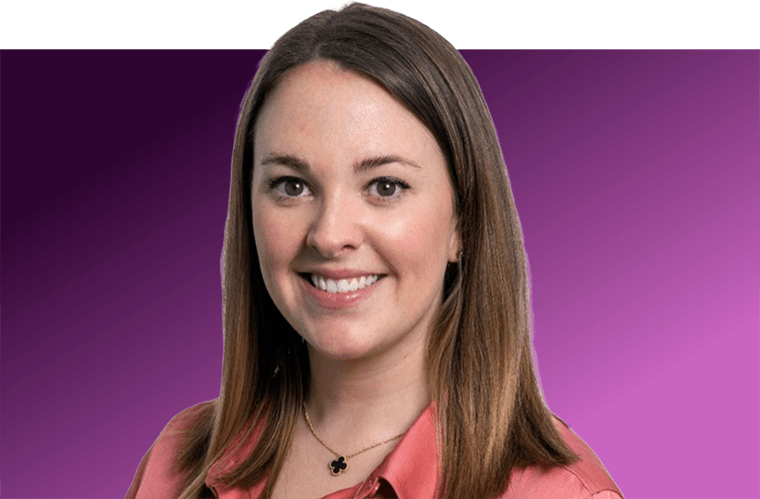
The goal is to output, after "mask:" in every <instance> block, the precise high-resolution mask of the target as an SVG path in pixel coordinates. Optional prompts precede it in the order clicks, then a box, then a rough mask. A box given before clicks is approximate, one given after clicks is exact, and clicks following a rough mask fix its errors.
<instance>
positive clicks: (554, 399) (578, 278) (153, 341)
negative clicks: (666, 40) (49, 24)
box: [0, 51, 760, 499]
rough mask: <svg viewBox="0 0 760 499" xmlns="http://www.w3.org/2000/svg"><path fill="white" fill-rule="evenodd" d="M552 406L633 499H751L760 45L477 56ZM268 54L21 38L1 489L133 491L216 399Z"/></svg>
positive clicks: (7, 266)
mask: <svg viewBox="0 0 760 499" xmlns="http://www.w3.org/2000/svg"><path fill="white" fill-rule="evenodd" d="M463 53H464V55H465V57H466V58H467V60H468V62H469V63H470V64H471V65H472V68H473V70H474V72H475V74H476V76H477V77H478V79H479V81H480V84H481V86H482V88H483V91H484V93H485V96H486V100H487V101H488V104H489V106H490V109H491V112H492V113H493V116H494V121H495V123H496V127H497V129H498V132H499V136H500V139H501V145H502V149H503V151H504V157H505V159H506V162H507V166H508V168H509V174H510V178H511V180H512V184H513V189H514V193H515V197H516V202H517V207H518V209H519V212H520V217H521V220H522V223H523V228H524V232H525V237H526V244H527V250H528V255H529V257H530V264H531V273H532V279H533V298H534V301H533V308H534V312H535V330H536V332H535V347H536V351H537V355H538V359H537V361H538V365H539V368H540V374H541V380H542V384H543V388H544V391H545V394H546V398H547V401H548V403H549V405H550V407H551V408H552V410H553V411H554V412H556V413H557V414H558V415H559V416H560V417H562V418H563V419H564V420H565V421H567V422H568V423H569V424H570V426H571V427H572V428H573V429H574V430H575V431H576V432H577V433H579V434H580V435H581V436H582V437H583V438H584V439H585V440H586V442H588V443H589V444H590V445H591V446H592V447H593V448H594V450H595V451H596V452H597V454H598V455H599V456H600V457H601V459H602V460H603V461H604V463H605V465H606V467H607V469H608V470H609V471H610V473H611V474H612V476H613V477H614V478H615V480H616V481H617V483H618V484H619V485H620V487H621V488H622V490H623V491H624V493H625V494H626V497H627V498H628V499H636V498H757V497H758V493H759V492H760V490H759V488H758V469H760V461H759V451H758V442H759V441H760V434H759V432H758V427H759V424H758V421H759V420H760V414H759V412H760V403H759V397H758V395H759V393H760V386H759V383H758V379H759V378H760V370H759V368H758V359H759V356H760V343H759V341H758V277H759V274H760V272H759V270H760V265H759V261H758V260H759V258H758V255H760V241H759V237H758V227H760V224H759V223H758V221H759V220H758V219H759V217H758V214H759V213H758V208H759V205H758V192H759V190H760V189H759V188H760V174H759V173H760V169H759V168H758V166H760V147H759V146H760V138H759V137H760V124H759V119H758V110H759V109H760V101H759V98H758V93H759V91H758V84H759V76H758V75H759V74H760V68H759V65H758V59H759V57H758V52H756V51H735V52H724V51H688V52H671V51H657V52H621V51H590V52H582V51H548V52H545V51H463ZM262 54H263V52H262V51H227V52H216V51H182V52H164V51H144V52H130V51H119V52H113V51H100V52H92V51H87V52H69V51H55V52H35V51H23V52H16V51H10V52H9V51H5V52H3V53H2V55H1V58H0V64H1V68H0V71H1V74H2V87H1V88H0V92H1V94H0V97H1V99H2V101H1V112H2V115H1V116H0V119H1V120H2V122H1V130H2V150H1V154H2V156H1V158H0V159H1V161H2V300H3V301H2V305H3V310H2V312H3V314H2V345H1V346H2V387H1V389H2V463H1V464H2V468H1V475H0V476H1V477H2V494H3V497H23V498H36V497H53V496H56V497H61V496H66V497H82V498H95V497H121V496H123V494H124V492H125V491H126V489H127V488H128V486H129V484H130V482H131V479H132V477H133V474H134V471H135V468H136V467H137V464H138V462H139V461H140V458H141V457H142V455H143V454H144V453H145V452H146V450H147V449H148V447H149V446H150V445H151V443H152V442H153V440H154V439H155V438H156V436H157V435H158V433H159V432H160V431H161V429H162V428H163V426H164V425H165V424H166V422H167V421H168V420H169V419H170V418H171V417H172V416H173V415H174V414H176V413H177V412H179V411H181V410H182V409H184V408H186V407H188V406H190V405H193V404H195V403H198V402H200V401H203V400H208V399H212V398H215V397H216V396H217V395H218V391H219V380H220V373H221V354H222V333H221V291H220V278H219V258H220V252H221V245H222V237H223V227H224V220H225V214H226V204H227V194H228V186H229V163H230V153H231V149H232V139H233V133H234V128H235V122H236V119H237V112H238V106H239V104H240V101H241V99H242V97H243V93H244V91H245V89H246V88H247V85H248V84H249V81H250V79H251V78H252V77H253V74H254V72H255V69H256V65H257V62H258V60H259V59H260V57H261V55H262Z"/></svg>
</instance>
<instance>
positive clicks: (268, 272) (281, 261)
mask: <svg viewBox="0 0 760 499" xmlns="http://www.w3.org/2000/svg"><path fill="white" fill-rule="evenodd" d="M286 228H287V225H286V224H283V223H282V222H281V221H279V220H277V218H276V217H273V216H271V214H270V213H268V212H267V211H266V210H259V213H258V214H254V217H253V234H254V238H255V239H256V251H257V252H258V254H259V265H260V266H261V272H262V274H263V276H264V279H265V281H266V283H267V286H269V285H270V284H271V282H272V280H273V278H274V277H275V274H276V272H277V271H278V270H279V269H281V268H282V267H283V265H285V266H287V262H288V261H289V259H290V254H291V253H292V246H293V242H292V239H293V234H292V231H289V230H287V229H286Z"/></svg>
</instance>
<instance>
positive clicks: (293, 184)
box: [283, 179, 304, 196]
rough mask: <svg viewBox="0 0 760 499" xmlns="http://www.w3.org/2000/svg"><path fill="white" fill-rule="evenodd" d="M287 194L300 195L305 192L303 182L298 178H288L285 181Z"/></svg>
mask: <svg viewBox="0 0 760 499" xmlns="http://www.w3.org/2000/svg"><path fill="white" fill-rule="evenodd" d="M283 187H284V189H285V194H287V195H288V196H300V195H301V193H302V192H303V187H304V186H303V182H302V181H300V180H296V179H291V180H286V181H285V182H283Z"/></svg>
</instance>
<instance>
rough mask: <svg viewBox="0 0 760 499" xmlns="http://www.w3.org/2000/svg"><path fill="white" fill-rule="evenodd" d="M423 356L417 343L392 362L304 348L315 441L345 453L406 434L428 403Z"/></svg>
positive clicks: (391, 359)
mask: <svg viewBox="0 0 760 499" xmlns="http://www.w3.org/2000/svg"><path fill="white" fill-rule="evenodd" d="M425 351H426V345H425V344H424V343H420V344H416V345H413V346H411V347H410V348H409V349H408V350H407V351H405V352H404V353H403V354H402V355H395V356H393V358H388V356H382V355H381V356H378V357H375V358H369V359H361V360H342V359H333V358H328V357H324V356H322V355H320V354H319V353H318V352H316V351H315V350H313V349H312V348H311V347H310V348H309V362H310V365H311V388H310V393H309V400H308V402H307V409H308V411H309V415H310V417H311V420H312V422H313V424H314V427H315V429H318V432H319V434H320V436H321V437H322V438H323V439H324V440H326V441H328V440H329V442H330V443H331V444H332V445H333V446H334V448H336V449H346V450H345V452H351V451H352V450H354V449H356V448H359V447H362V446H365V445H370V444H372V443H374V442H377V441H382V440H385V439H387V438H390V437H392V436H395V435H397V434H399V433H402V432H404V431H406V429H407V428H408V427H409V426H410V425H411V424H412V423H413V422H414V421H415V420H416V419H417V417H418V416H419V415H420V413H421V412H422V411H423V410H424V408H425V407H426V406H427V405H428V403H429V398H428V393H427V384H426V373H425ZM341 452H344V451H343V450H341Z"/></svg>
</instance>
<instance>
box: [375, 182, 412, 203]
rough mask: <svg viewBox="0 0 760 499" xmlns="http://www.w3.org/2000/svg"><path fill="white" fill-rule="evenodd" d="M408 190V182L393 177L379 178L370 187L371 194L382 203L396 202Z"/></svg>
mask: <svg viewBox="0 0 760 499" xmlns="http://www.w3.org/2000/svg"><path fill="white" fill-rule="evenodd" d="M407 189H409V185H408V184H407V183H406V182H404V181H402V180H399V179H397V178H393V177H381V178H377V179H375V180H373V181H372V182H371V183H370V185H369V192H370V194H371V195H372V196H373V197H375V198H378V199H379V200H381V201H395V200H397V199H399V198H400V197H401V196H402V195H403V194H404V191H405V190H407Z"/></svg>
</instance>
